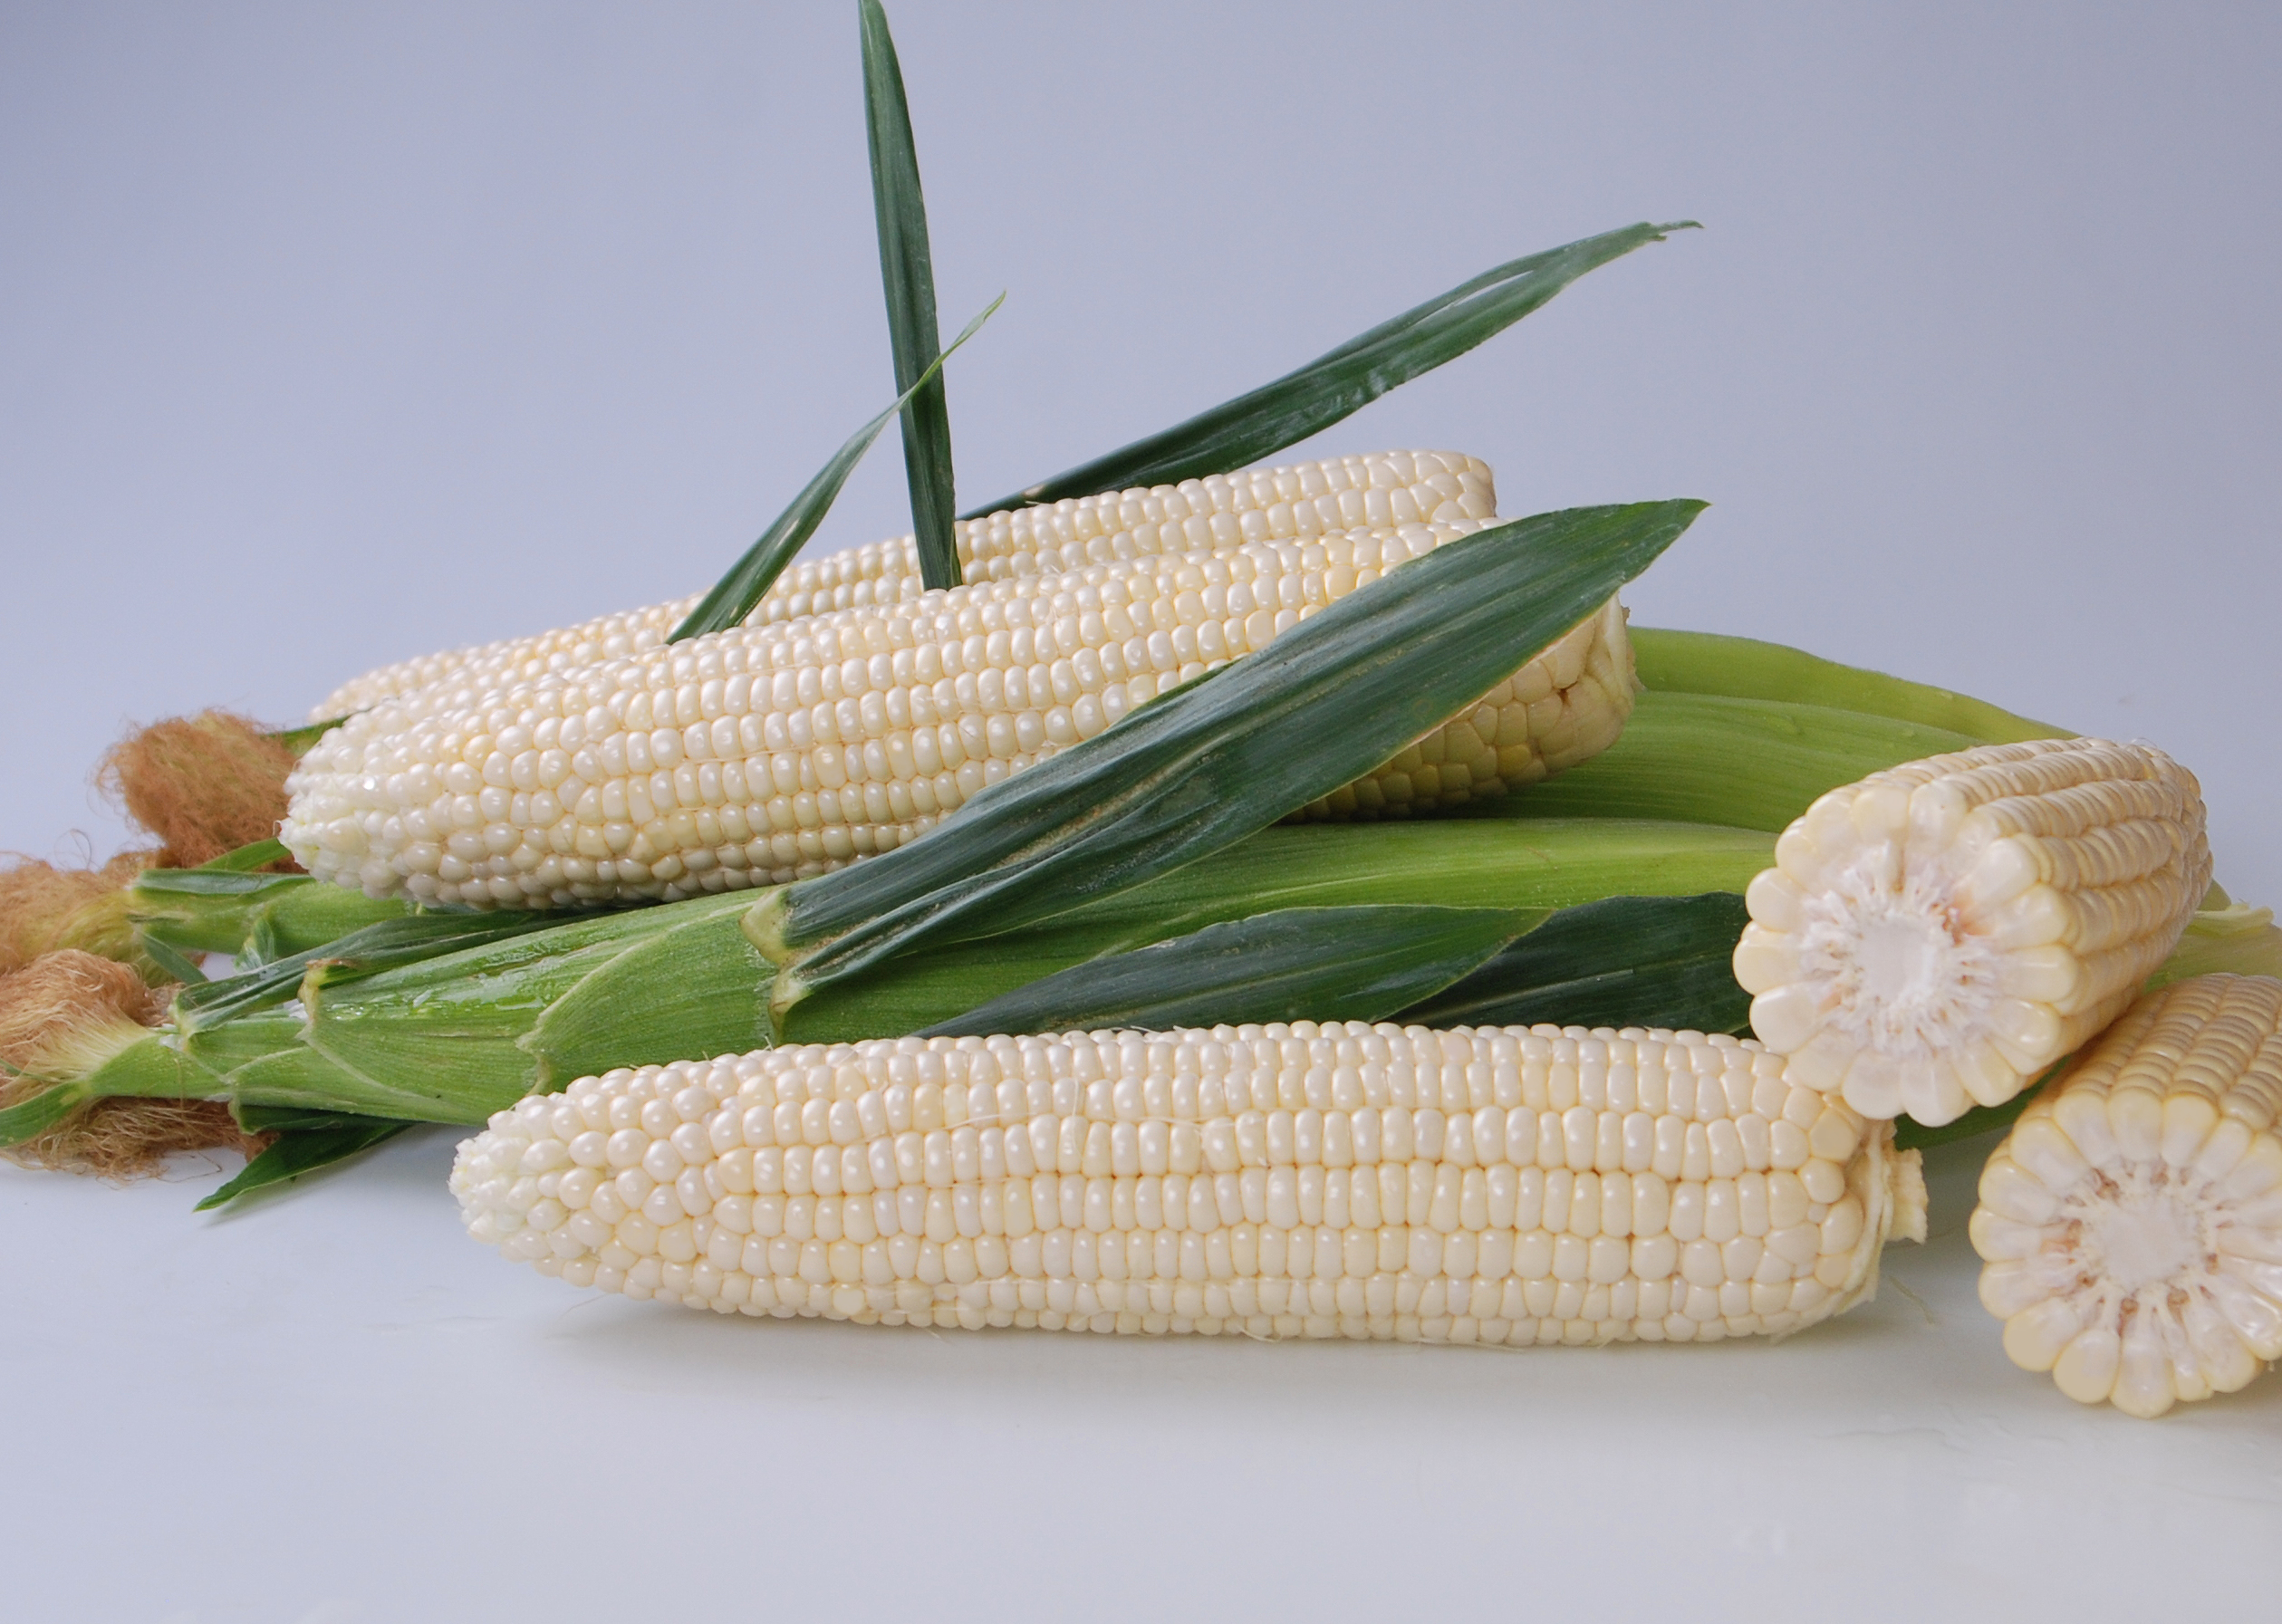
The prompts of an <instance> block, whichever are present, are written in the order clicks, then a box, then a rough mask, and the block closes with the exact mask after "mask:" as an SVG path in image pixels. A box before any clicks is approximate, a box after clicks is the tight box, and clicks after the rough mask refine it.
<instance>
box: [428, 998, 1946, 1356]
mask: <svg viewBox="0 0 2282 1624" xmlns="http://www.w3.org/2000/svg"><path fill="white" fill-rule="evenodd" d="M452 1188H453V1190H454V1191H455V1192H456V1193H457V1196H458V1197H459V1201H460V1205H461V1210H462V1213H463V1216H465V1218H466V1219H467V1224H468V1227H469V1231H470V1233H471V1234H473V1235H475V1236H476V1237H477V1238H478V1239H480V1240H484V1241H487V1242H492V1243H495V1244H498V1245H499V1246H500V1248H501V1250H502V1251H503V1252H504V1253H505V1254H506V1255H507V1256H509V1257H511V1258H516V1259H520V1260H523V1261H525V1262H529V1263H532V1264H535V1265H536V1266H537V1267H538V1268H539V1269H540V1270H541V1271H542V1272H544V1273H549V1274H554V1275H559V1276H561V1277H562V1278H564V1279H566V1280H568V1281H570V1282H572V1283H573V1284H578V1285H592V1286H597V1287H600V1288H602V1289H603V1290H609V1291H618V1292H626V1293H627V1294H629V1295H632V1296H636V1297H651V1296H658V1297H664V1298H667V1299H670V1300H673V1301H677V1302H684V1303H687V1304H688V1305H690V1306H693V1307H705V1308H711V1309H713V1310H715V1311H716V1312H722V1313H730V1312H742V1313H747V1314H772V1315H775V1316H777V1317H788V1316H792V1315H823V1316H824V1317H827V1318H832V1319H846V1320H853V1321H859V1322H862V1323H874V1322H877V1323H882V1324H922V1325H939V1326H945V1327H949V1326H964V1327H968V1328H976V1327H980V1326H985V1325H999V1326H1006V1325H1012V1326H1035V1327H1041V1328H1045V1329H1066V1330H1079V1331H1084V1330H1091V1331H1144V1332H1151V1333H1155V1332H1166V1331H1171V1332H1191V1331H1193V1332H1199V1333H1203V1334H1212V1333H1216V1332H1224V1333H1225V1332H1241V1333H1244V1334H1247V1335H1252V1336H1283V1337H1290V1336H1312V1337H1338V1336H1343V1337H1353V1338H1377V1339H1385V1338H1401V1339H1404V1340H1422V1341H1480V1342H1489V1343H1505V1344H1508V1345H1517V1344H1522V1343H1531V1342H1569V1343H1597V1342H1607V1341H1624V1340H1632V1339H1644V1340H1650V1341H1707V1340H1712V1339H1717V1338H1720V1337H1725V1336H1730V1335H1749V1334H1754V1333H1762V1332H1775V1333H1779V1332H1783V1331H1794V1330H1796V1329H1798V1328H1800V1327H1802V1326H1805V1325H1807V1324H1811V1323H1813V1322H1814V1321H1817V1320H1821V1319H1824V1318H1826V1317H1828V1316H1829V1315H1831V1314H1834V1313H1836V1312H1839V1311H1840V1310H1842V1309H1844V1308H1845V1307H1847V1306H1848V1305H1850V1304H1851V1303H1853V1302H1857V1301H1859V1300H1861V1299H1862V1298H1863V1297H1865V1296H1867V1295H1868V1294H1869V1293H1870V1292H1871V1291H1872V1290H1873V1287H1874V1285H1875V1282H1876V1276H1877V1260H1878V1253H1879V1248H1880V1246H1881V1245H1882V1243H1883V1242H1884V1241H1885V1240H1886V1239H1887V1238H1889V1237H1890V1236H1906V1237H1910V1238H1918V1237H1921V1235H1922V1234H1923V1223H1924V1196H1923V1187H1922V1184H1921V1180H1920V1178H1919V1175H1918V1166H1917V1156H1916V1153H1915V1152H1899V1153H1897V1152H1896V1151H1895V1150H1894V1149H1893V1148H1892V1129H1891V1125H1890V1124H1887V1123H1883V1122H1864V1121H1863V1119H1861V1118H1860V1117H1858V1116H1856V1115H1855V1114H1854V1112H1852V1111H1851V1110H1848V1109H1847V1108H1846V1107H1845V1106H1844V1104H1843V1103H1841V1102H1839V1101H1837V1100H1831V1099H1826V1098H1825V1097H1824V1096H1823V1095H1822V1094H1820V1093H1818V1092H1816V1091H1814V1090H1812V1089H1807V1088H1803V1087H1800V1086H1798V1085H1796V1083H1794V1082H1791V1081H1787V1080H1786V1078H1785V1076H1784V1074H1783V1064H1782V1062H1781V1061H1780V1060H1779V1059H1777V1058H1776V1056H1774V1055H1771V1054H1768V1053H1767V1052H1765V1051H1763V1050H1761V1049H1760V1048H1758V1046H1757V1045H1756V1044H1754V1043H1739V1042H1738V1041H1736V1040H1735V1039H1732V1038H1728V1037H1709V1038H1707V1037H1704V1036H1701V1035H1699V1034H1696V1033H1680V1034H1674V1033H1662V1032H1657V1033H1647V1032H1641V1031H1636V1030H1629V1029H1628V1030H1626V1031H1623V1032H1612V1031H1606V1030H1602V1031H1596V1032H1586V1031H1584V1029H1582V1028H1568V1029H1561V1028H1555V1027H1536V1028H1483V1029H1479V1030H1467V1029H1460V1030H1457V1031H1449V1032H1442V1031H1434V1030H1430V1029H1428V1028H1424V1027H1400V1026H1391V1025H1378V1026H1366V1025H1362V1024H1359V1023H1357V1024H1346V1025H1342V1024H1340V1023H1324V1024H1323V1025H1321V1026H1317V1025H1315V1024H1314V1023H1305V1022H1303V1023H1294V1024H1292V1025H1290V1026H1283V1025H1270V1026H1266V1027H1260V1026H1244V1027H1218V1028H1215V1029H1213V1030H1211V1031H1209V1032H1200V1031H1178V1032H1171V1033H1141V1032H1103V1033H1069V1034H1064V1035H1058V1036H1045V1037H1020V1038H1007V1037H997V1038H990V1039H987V1040H985V1039H980V1038H956V1039H954V1038H935V1039H925V1040H922V1039H918V1038H902V1039H883V1040H879V1041H875V1042H867V1043H856V1044H852V1045H832V1046H824V1045H805V1046H794V1047H788V1048H784V1049H776V1050H765V1051H761V1052H756V1053H752V1054H746V1055H742V1056H731V1057H727V1058H724V1059H721V1060H717V1061H712V1062H682V1063H678V1064H675V1065H670V1066H664V1067H645V1068H643V1069H641V1070H640V1071H613V1072H611V1073H610V1074H608V1075H607V1076H604V1077H602V1078H588V1079H584V1080H582V1081H578V1082H575V1083H573V1084H572V1085H571V1087H570V1088H569V1090H568V1091H565V1092H564V1093H563V1094H562V1095H554V1096H543V1097H535V1098H533V1099H530V1100H525V1101H523V1102H522V1103H521V1104H520V1105H519V1106H517V1107H516V1108H515V1110H511V1111H503V1112H501V1113H499V1114H498V1115H497V1116H495V1117H494V1118H493V1119H492V1120H491V1124H490V1126H489V1127H488V1128H487V1129H486V1130H485V1131H484V1132H483V1133H481V1134H478V1135H477V1136H476V1137H475V1138H473V1139H469V1140H467V1142H466V1143H465V1144H463V1145H462V1146H461V1147H460V1152H459V1157H458V1160H457V1164H456V1166H455V1168H454V1169H453V1174H452Z"/></svg>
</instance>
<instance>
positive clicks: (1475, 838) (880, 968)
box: [676, 819, 1775, 1043]
mask: <svg viewBox="0 0 2282 1624" xmlns="http://www.w3.org/2000/svg"><path fill="white" fill-rule="evenodd" d="M1774 851H1775V840H1774V837H1773V836H1771V835H1767V834H1761V833H1758V832H1757V831H1751V830H1743V829H1716V828H1709V827H1704V826H1698V825H1688V824H1678V823H1633V822H1619V821H1616V820H1613V819H1612V820H1605V821H1594V820H1574V821H1571V822H1550V821H1548V822H1531V823H1518V822H1506V821H1502V820H1499V821H1492V820H1488V819H1483V820H1473V821H1467V822H1453V821H1447V820H1436V819H1417V820H1412V821H1407V822H1391V823H1376V824H1362V825H1343V824H1335V823H1306V824H1290V823H1287V824H1279V825H1277V826H1276V827H1275V828H1272V829H1266V830H1263V831H1260V832H1259V833H1258V834H1256V835H1254V836H1253V837H1252V838H1251V839H1250V840H1248V841H1241V842H1239V843H1238V844H1237V845H1234V846H1231V847H1229V848H1228V849H1227V850H1223V851H1218V852H1216V853H1214V854H1213V855H1212V856H1210V857H1208V858H1205V859H1202V860H1199V861H1198V862H1194V863H1191V864H1189V866H1188V867H1187V868H1185V869H1178V870H1174V871H1173V872H1171V873H1170V874H1165V875H1161V876H1160V877H1159V878H1157V879H1152V880H1151V881H1150V882H1149V883H1148V884H1146V885H1141V886H1136V887H1134V888H1133V889H1131V890H1129V891H1123V892H1120V893H1118V894H1116V895H1114V896H1111V897H1105V898H1100V899H1098V900H1096V901H1094V902H1091V903H1088V904H1087V905H1086V906H1084V907H1083V908H1075V909H1073V910H1072V911H1070V912H1068V913H1065V914H1060V915H1057V916H1055V917H1054V918H1050V919H1046V920H1044V921H1041V922H1040V923H1038V924H1035V925H1030V926H1026V927H1024V928H1023V929H1020V930H1016V931H1012V932H1009V933H1007V934H1006V935H1004V936H995V937H987V938H985V939H983V940H980V941H975V942H952V943H942V944H938V945H937V946H935V947H921V948H920V949H918V950H917V951H915V952H912V953H910V954H906V955H904V956H900V957H898V958H894V959H891V960H889V961H888V962H887V963H885V964H881V965H875V966H872V967H871V969H870V970H869V971H867V972H865V973H864V974H863V975H860V976H857V977H855V978H854V979H853V980H852V981H848V982H845V983H842V984H840V985H835V986H831V987H827V988H825V989H823V991H822V992H820V993H818V994H817V995H815V996H814V997H812V998H808V999H804V1000H803V1001H802V1002H800V1003H798V1004H794V1005H793V1007H792V1008H791V1009H790V1010H789V1011H788V1012H786V1014H785V1024H784V1031H783V1033H782V1034H781V1037H782V1041H784V1042H786V1043H847V1042H852V1041H853V1040H855V1039H857V1038H861V1037H880V1036H886V1035H890V1034H895V1033H907V1032H917V1031H920V1030H922V1029H924V1028H927V1027H929V1026H932V1025H934V1024H935V1023H938V1022H941V1021H947V1020H950V1019H952V1018H954V1017H956V1016H958V1014H961V1013H963V1012H964V1011H967V1010H969V1009H971V1008H973V1007H974V1006H975V1005H977V1004H981V1003H984V1002H986V1001H987V1000H988V999H991V998H996V997H999V996H1003V995H1006V994H1008V993H1012V992H1014V991H1015V990H1016V989H1017V988H1019V987H1022V986H1024V985H1026V984H1028V983H1030V982H1033V981H1035V980H1036V979H1038V978H1039V977H1040V976H1043V975H1053V974H1054V973H1055V972H1056V971H1059V970H1064V969H1067V968H1069V967H1070V966H1073V965H1079V964H1083V963H1084V962H1085V961H1087V960H1089V959H1092V958H1095V957H1097V956H1101V955H1102V954H1106V953H1119V952H1125V951H1129V950H1131V949H1132V948H1135V947H1146V946H1148V945H1149V944H1150V943H1152V942H1160V941H1163V940H1164V939H1166V938H1167V937H1176V936H1180V935H1183V934H1184V933H1187V932H1189V931H1194V930H1199V929H1201V928H1202V927H1205V926H1207V925H1211V924H1216V923H1219V922H1222V921H1226V920H1232V919H1241V918H1245V917H1247V915H1251V914H1257V913H1266V912H1269V911H1271V910H1274V909H1278V908H1353V907H1362V906H1367V905H1372V904H1385V903H1411V904H1420V905H1426V906H1437V907H1446V908H1479V907H1485V906H1487V907H1495V908H1527V909H1531V910H1535V911H1540V912H1550V911H1551V910H1553V909H1554V908H1566V907H1570V906H1573V905H1574V904H1577V903H1582V902H1589V901H1593V900H1595V899H1597V898H1603V897H1607V896H1611V895H1616V894H1623V893H1630V894H1634V895H1648V894H1665V895H1692V894H1694V893H1697V892H1701V891H1706V890H1714V889H1726V890H1739V889H1742V888H1743V887H1744V886H1745V885H1747V884H1748V883H1749V882H1750V879H1751V877H1752V876H1753V875H1754V874H1757V872H1758V871H1759V870H1761V869H1764V868H1766V867H1767V865H1768V864H1769V863H1771V862H1772V861H1774ZM676 906H679V904H677V905H676Z"/></svg>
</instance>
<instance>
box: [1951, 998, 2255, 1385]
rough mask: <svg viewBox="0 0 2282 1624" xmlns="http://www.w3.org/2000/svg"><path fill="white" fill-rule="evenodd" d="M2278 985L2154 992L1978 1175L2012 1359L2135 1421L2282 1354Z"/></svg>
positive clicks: (1989, 1295)
mask: <svg viewBox="0 0 2282 1624" xmlns="http://www.w3.org/2000/svg"><path fill="white" fill-rule="evenodd" d="M2278 1118H2282V981H2275V980H2273V979H2270V978H2268V977H2263V976H2260V977H2246V976H2234V975H2206V976H2201V977H2198V978H2196V979H2194V980H2191V981H2183V982H2181V983H2178V984H2177V985H2172V986H2170V987H2166V988H2164V989H2163V990H2162V991H2161V992H2158V993H2152V994H2150V995H2148V996H2146V997H2145V998H2142V999H2141V1000H2140V1001H2139V1003H2138V1004H2134V1005H2133V1008H2132V1009H2131V1010H2130V1011H2129V1012H2128V1013H2127V1014H2124V1015H2123V1018H2122V1019H2120V1020H2118V1021H2117V1022H2116V1023H2115V1024H2114V1025H2113V1026H2112V1027H2110V1028H2109V1029H2108V1031H2107V1033H2105V1034H2104V1036H2103V1037H2102V1038H2101V1039H2100V1040H2099V1042H2098V1043H2095V1044H2094V1045H2093V1046H2092V1047H2091V1048H2090V1049H2088V1050H2087V1051H2086V1052H2085V1053H2083V1054H2082V1055H2080V1056H2079V1057H2078V1058H2077V1059H2076V1060H2075V1062H2074V1063H2073V1064H2072V1065H2071V1066H2070V1067H2069V1068H2068V1070H2067V1071H2066V1073H2065V1075H2064V1076H2063V1077H2061V1078H2060V1079H2059V1080H2058V1081H2056V1082H2054V1083H2052V1084H2050V1085H2048V1086H2047V1087H2046V1089H2045V1090H2044V1091H2042V1092H2041V1093H2040V1094H2038V1095H2037V1097H2036V1101H2035V1102H2034V1103H2033V1104H2031V1105H2030V1106H2029V1107H2028V1109H2027V1111H2025V1112H2024V1113H2023V1114H2022V1116H2021V1120H2020V1122H2019V1124H2018V1125H2017V1127H2015V1128H2014V1129H2013V1130H2012V1132H2011V1134H2010V1135H2008V1137H2007V1139H2006V1140H2005V1142H2004V1143H2003V1144H2002V1145H2001V1146H1999V1147H1998V1150H1997V1153H1996V1154H1995V1155H1994V1156H1992V1157H1990V1158H1989V1160H1988V1168H1986V1170H1984V1172H1983V1173H1982V1175H1981V1184H1980V1204H1979V1206H1977V1207H1975V1209H1974V1212H1973V1218H1972V1224H1971V1234H1972V1238H1973V1246H1974V1249H1975V1250H1976V1251H1978V1252H1979V1254H1981V1256H1982V1257H1983V1258H1984V1259H1986V1260H1987V1266H1986V1267H1985V1268H1984V1269H1983V1270H1982V1271H1981V1283H1980V1292H1981V1302H1982V1303H1983V1305H1984V1306H1986V1307H1987V1308H1988V1311H1989V1312H1991V1313H1992V1314H1995V1315H1996V1316H1997V1317H1998V1319H2000V1320H2002V1321H2005V1351H2006V1353H2007V1355H2008V1357H2009V1358H2011V1360H2013V1362H2014V1363H2015V1364H2017V1365H2019V1366H2020V1367H2021V1368H2022V1369H2026V1370H2049V1371H2051V1372H2052V1376H2053V1380H2054V1382H2055V1383H2056V1385H2057V1386H2058V1387H2059V1389H2060V1390H2061V1391H2062V1392H2064V1393H2065V1394H2067V1395H2068V1397H2069V1398H2074V1399H2076V1400H2078V1401H2079V1402H2081V1403H2085V1404H2097V1403H2099V1402H2101V1401H2102V1400H2107V1401H2109V1402H2111V1403H2113V1404H2114V1405H2115V1407H2116V1408H2118V1409H2122V1410H2125V1411H2127V1412H2129V1413H2131V1414H2133V1415H2136V1416H2157V1415H2161V1414H2162V1413H2163V1412H2164V1411H2165V1410H2167V1409H2169V1408H2171V1406H2172V1405H2173V1404H2174V1403H2177V1402H2181V1401H2192V1400H2195V1399H2200V1398H2210V1396H2211V1395H2212V1394H2213V1393H2226V1392H2232V1391H2234V1390H2235V1389H2238V1388H2239V1387H2241V1386H2243V1385H2244V1384H2245V1383H2247V1382H2248V1381H2249V1379H2251V1378H2252V1377H2253V1376H2255V1375H2257V1374H2258V1369H2259V1366H2260V1363H2261V1361H2271V1360H2276V1359H2282V1134H2277V1119H2278Z"/></svg>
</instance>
